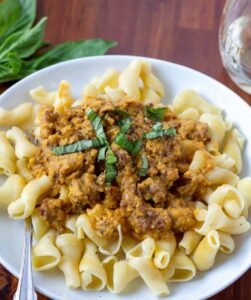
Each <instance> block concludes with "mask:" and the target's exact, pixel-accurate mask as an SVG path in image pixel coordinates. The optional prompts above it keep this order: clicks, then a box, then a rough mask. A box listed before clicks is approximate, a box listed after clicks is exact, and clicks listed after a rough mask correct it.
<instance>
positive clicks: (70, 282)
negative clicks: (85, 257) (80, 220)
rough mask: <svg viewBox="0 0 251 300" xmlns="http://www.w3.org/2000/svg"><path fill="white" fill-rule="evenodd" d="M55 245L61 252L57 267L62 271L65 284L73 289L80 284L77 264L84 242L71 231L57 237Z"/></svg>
mask: <svg viewBox="0 0 251 300" xmlns="http://www.w3.org/2000/svg"><path fill="white" fill-rule="evenodd" d="M56 246H57V248H58V249H59V250H60V252H61V253H62V257H61V259H60V263H59V269H60V270H61V271H62V272H63V273H64V276H65V280H66V285H67V286H69V287H71V288H73V289H75V288H77V287H79V286H80V284H81V277H80V272H79V264H80V260H81V256H82V254H83V250H84V242H83V241H82V240H79V239H78V238H77V237H76V236H75V235H74V234H73V233H64V234H60V235H59V236H58V237H57V239H56Z"/></svg>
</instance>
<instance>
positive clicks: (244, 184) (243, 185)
mask: <svg viewBox="0 0 251 300" xmlns="http://www.w3.org/2000/svg"><path fill="white" fill-rule="evenodd" d="M237 189H238V191H240V193H241V195H242V196H243V197H244V199H245V206H244V209H243V216H244V217H247V216H248V208H249V207H250V206H251V177H246V178H243V179H241V180H240V181H239V182H238V184H237Z"/></svg>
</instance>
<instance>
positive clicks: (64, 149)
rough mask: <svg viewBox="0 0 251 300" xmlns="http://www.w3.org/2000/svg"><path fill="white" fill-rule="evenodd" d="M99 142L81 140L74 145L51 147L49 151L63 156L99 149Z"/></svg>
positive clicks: (95, 140)
mask: <svg viewBox="0 0 251 300" xmlns="http://www.w3.org/2000/svg"><path fill="white" fill-rule="evenodd" d="M99 146H100V144H99V141H98V140H97V139H94V140H81V141H77V142H76V143H73V144H70V145H66V146H57V147H53V148H52V149H51V150H52V152H54V153H55V154H56V155H63V154H67V153H75V152H79V151H83V150H87V149H90V148H95V147H99Z"/></svg>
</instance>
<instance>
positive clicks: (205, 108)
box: [173, 90, 220, 115]
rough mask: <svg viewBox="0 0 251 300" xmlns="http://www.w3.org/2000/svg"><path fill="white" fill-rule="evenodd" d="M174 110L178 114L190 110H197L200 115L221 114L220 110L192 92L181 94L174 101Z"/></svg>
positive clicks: (186, 91) (187, 91)
mask: <svg viewBox="0 0 251 300" xmlns="http://www.w3.org/2000/svg"><path fill="white" fill-rule="evenodd" d="M173 108H174V111H175V112H177V113H181V112H183V111H184V110H186V109H188V108H195V109H197V110H198V111H199V112H200V113H210V114H216V115H217V114H219V113H220V109H218V108H217V107H215V106H213V105H211V104H209V103H208V102H207V101H206V100H205V99H203V98H202V97H201V96H200V95H199V94H197V93H196V92H195V91H192V90H185V91H182V92H180V93H179V94H178V95H177V96H176V97H175V98H174V100H173Z"/></svg>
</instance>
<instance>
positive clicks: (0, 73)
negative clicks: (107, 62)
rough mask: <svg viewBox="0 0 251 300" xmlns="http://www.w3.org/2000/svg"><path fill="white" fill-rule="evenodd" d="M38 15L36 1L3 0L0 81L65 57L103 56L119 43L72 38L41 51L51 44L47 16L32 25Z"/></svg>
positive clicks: (0, 18) (28, 73) (11, 79)
mask: <svg viewBox="0 0 251 300" xmlns="http://www.w3.org/2000/svg"><path fill="white" fill-rule="evenodd" d="M35 17H36V0H3V1H0V83H1V82H7V81H13V80H18V79H21V78H23V77H25V76H27V75H30V74H31V73H33V72H35V71H37V70H40V69H42V68H44V67H47V66H50V65H52V64H55V63H58V62H62V61H65V60H69V59H73V58H79V57H85V56H92V55H102V54H105V53H106V52H107V51H108V50H109V49H110V48H111V47H114V46H116V45H117V42H115V41H105V40H102V39H90V40H80V41H75V42H74V41H68V42H65V43H62V44H60V45H57V46H55V47H52V48H50V49H49V50H46V51H43V52H42V53H41V54H37V50H39V49H40V50H41V49H42V48H43V47H45V46H48V43H47V42H45V41H43V38H44V34H45V24H46V21H47V18H46V17H45V18H42V19H41V20H40V21H39V22H38V23H37V24H36V25H35V26H34V27H32V25H33V22H34V20H35ZM40 52H41V51H40Z"/></svg>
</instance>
